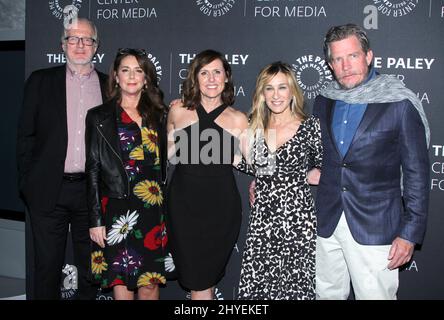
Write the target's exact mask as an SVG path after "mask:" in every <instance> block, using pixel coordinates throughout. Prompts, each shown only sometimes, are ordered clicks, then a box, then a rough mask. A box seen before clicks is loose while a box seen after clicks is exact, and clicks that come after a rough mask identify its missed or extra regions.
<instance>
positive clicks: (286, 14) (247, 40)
mask: <svg viewBox="0 0 444 320" xmlns="http://www.w3.org/2000/svg"><path fill="white" fill-rule="evenodd" d="M66 6H68V7H67V8H66ZM64 9H65V14H66V12H70V11H71V12H72V11H73V10H76V11H78V15H79V16H81V17H87V18H90V19H91V20H93V21H94V23H95V24H96V25H97V27H98V30H99V36H100V40H101V41H100V47H99V49H98V52H97V54H96V57H95V59H94V62H95V64H96V67H97V69H99V70H100V71H103V72H108V71H109V67H110V64H111V62H112V61H113V59H114V57H115V54H116V51H117V49H118V48H123V47H132V48H144V49H146V50H147V52H148V53H149V58H150V59H151V61H152V62H153V64H154V65H155V66H156V70H157V75H158V78H159V83H160V86H161V88H162V90H163V91H164V93H165V97H166V98H165V101H166V102H167V103H169V102H170V100H172V99H175V98H178V97H179V96H180V94H181V89H182V82H183V80H184V79H185V77H186V75H187V67H188V64H189V63H190V62H191V61H192V59H193V58H194V56H195V55H196V54H197V53H198V52H200V51H202V50H204V49H209V48H211V49H215V50H218V51H221V52H223V53H224V54H225V55H226V57H227V60H228V61H229V62H230V64H231V66H232V69H233V76H234V80H235V94H236V103H235V107H237V108H238V109H240V110H242V111H244V112H248V111H249V109H250V105H251V98H252V94H253V88H254V84H255V79H256V76H257V74H258V72H259V70H260V69H261V68H262V67H263V66H265V65H266V64H268V63H270V62H273V61H276V60H282V61H285V62H287V63H289V64H290V65H291V66H292V67H293V69H294V71H295V74H296V77H297V80H298V83H299V85H300V86H301V88H302V90H303V92H304V96H305V101H306V109H307V111H308V112H309V113H310V112H311V109H312V103H313V101H314V98H315V96H316V95H317V94H318V93H319V92H320V90H321V89H322V88H323V87H325V86H326V85H327V84H328V83H329V82H330V81H331V80H332V74H331V72H330V70H329V68H328V66H327V64H326V63H325V61H324V59H323V54H322V41H323V38H324V35H325V33H326V31H327V30H328V28H329V27H330V26H332V25H338V24H344V23H348V22H353V23H356V24H359V25H361V26H363V27H364V28H365V29H366V30H367V33H368V35H369V37H370V40H371V45H372V48H373V51H374V56H375V58H374V67H375V68H376V69H377V71H379V72H380V73H387V74H393V75H395V76H396V77H398V78H399V79H400V80H402V81H403V82H404V83H405V85H406V86H407V87H409V88H410V89H412V90H413V91H414V92H415V93H416V94H417V95H418V97H419V98H420V100H421V101H422V103H423V105H424V109H425V111H426V114H427V116H428V119H429V121H430V125H431V132H432V136H431V145H430V152H429V153H430V159H431V162H430V163H431V173H432V174H431V180H430V189H431V199H430V200H431V201H430V211H429V220H428V230H427V234H426V238H425V241H424V244H423V246H422V247H421V248H419V250H418V251H416V253H415V255H414V258H413V260H412V261H411V263H410V264H409V265H407V267H406V268H405V269H404V270H403V271H402V272H401V274H400V290H399V295H398V297H399V298H400V299H444V276H443V274H442V273H443V270H444V269H443V265H444V250H442V248H443V246H444V215H443V212H444V202H443V201H442V197H443V196H444V129H443V126H442V120H443V119H444V108H443V107H444V90H443V89H444V88H443V75H444V64H443V60H444V57H443V55H444V38H443V36H442V35H443V32H444V0H390V1H389V0H335V1H332V0H163V1H160V0H157V1H156V0H38V1H35V0H33V1H27V2H26V77H27V76H28V75H29V74H30V73H31V72H32V71H34V70H36V69H39V68H46V67H50V66H54V65H58V64H61V63H64V62H65V58H64V55H63V53H62V50H61V45H60V36H61V32H62V28H63V17H64V12H63V11H64ZM236 175H237V181H238V188H239V190H240V192H241V195H242V199H243V223H242V228H241V233H240V237H239V239H238V242H237V244H236V245H235V247H234V248H233V253H232V256H231V259H230V262H229V264H228V266H227V272H226V275H225V277H224V279H223V280H222V281H221V282H220V283H219V284H218V285H217V288H216V298H217V299H235V297H236V295H237V283H238V280H239V273H240V262H241V255H242V250H243V245H244V241H245V233H246V227H247V223H248V215H249V206H248V195H247V188H248V184H249V182H250V181H251V178H249V177H247V176H243V175H242V174H236ZM315 191H316V190H314V192H315ZM28 228H29V226H28ZM27 261H28V264H29V266H28V269H29V276H30V277H31V278H32V243H31V242H30V241H28V257H27ZM61 272H63V275H64V283H63V287H62V292H63V296H64V298H66V299H70V298H72V297H73V296H74V295H75V293H76V267H75V265H73V264H72V258H71V257H70V256H69V255H68V256H67V261H66V266H65V268H64V270H61ZM97 298H98V299H111V295H110V294H109V293H107V292H100V293H99V295H98V297H97ZM161 298H162V299H189V294H188V293H187V292H186V291H184V290H183V289H182V288H181V287H180V286H179V285H178V284H177V282H169V283H168V285H167V287H166V288H165V289H162V291H161Z"/></svg>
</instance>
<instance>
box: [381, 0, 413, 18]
mask: <svg viewBox="0 0 444 320" xmlns="http://www.w3.org/2000/svg"><path fill="white" fill-rule="evenodd" d="M373 3H374V4H375V5H376V7H377V8H378V11H379V12H381V13H382V14H383V15H386V16H387V17H393V18H398V17H402V16H405V15H407V14H409V13H411V12H412V11H413V10H414V9H415V8H416V6H417V5H418V0H396V1H393V0H392V1H390V0H373Z"/></svg>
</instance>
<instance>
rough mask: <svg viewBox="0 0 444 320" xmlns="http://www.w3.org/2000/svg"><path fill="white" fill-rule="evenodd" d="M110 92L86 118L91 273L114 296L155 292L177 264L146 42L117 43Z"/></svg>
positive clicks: (160, 120)
mask: <svg viewBox="0 0 444 320" xmlns="http://www.w3.org/2000/svg"><path fill="white" fill-rule="evenodd" d="M109 96H110V99H109V100H108V101H107V102H106V103H104V104H103V105H100V106H98V107H95V108H93V109H91V110H90V111H89V112H88V114H87V118H86V136H85V139H86V158H87V160H86V173H87V177H88V205H89V214H90V236H91V239H92V240H93V241H94V242H95V244H97V245H95V248H94V249H95V250H93V252H92V274H93V277H94V278H95V280H96V281H98V282H100V284H101V286H102V287H103V288H113V293H114V298H115V299H134V295H135V293H137V297H138V298H139V299H158V298H159V286H158V285H159V284H165V282H166V278H165V277H166V269H165V266H167V268H168V269H169V270H170V269H171V266H172V263H171V261H170V260H171V259H170V257H168V255H167V252H166V243H167V236H166V229H165V223H164V205H163V202H164V190H163V189H164V188H163V187H164V183H165V181H166V160H167V159H166V127H165V118H166V112H167V109H166V106H165V104H164V102H163V93H162V91H161V90H160V88H159V87H158V84H157V76H156V72H155V68H154V66H153V65H152V63H151V62H150V61H149V59H148V57H147V54H146V52H145V51H144V50H141V49H119V51H118V53H117V56H116V58H115V61H114V64H113V68H112V70H111V72H110V77H109ZM168 262H169V263H168Z"/></svg>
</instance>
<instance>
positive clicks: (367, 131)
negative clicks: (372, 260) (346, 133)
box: [313, 96, 429, 245]
mask: <svg viewBox="0 0 444 320" xmlns="http://www.w3.org/2000/svg"><path fill="white" fill-rule="evenodd" d="M333 109H334V101H333V100H330V99H327V98H325V97H322V96H318V97H317V98H316V100H315V104H314V109H313V114H315V115H316V116H317V117H319V119H320V122H321V134H322V145H323V148H324V156H323V164H322V173H321V179H320V182H319V187H318V190H317V198H316V209H317V219H318V235H319V236H321V237H324V238H328V237H330V236H331V235H332V233H333V232H334V230H335V228H336V226H337V224H338V221H339V218H340V216H341V213H342V211H344V213H345V217H346V220H347V223H348V226H349V228H350V231H351V233H352V235H353V237H354V239H355V240H356V241H357V242H358V243H360V244H366V245H387V244H391V242H392V241H393V240H394V239H395V238H396V237H397V236H399V237H401V238H403V239H406V240H409V241H411V242H414V243H421V242H422V240H423V237H424V233H425V229H426V220H427V211H428V199H429V159H428V152H427V146H426V139H425V133H424V126H423V123H422V121H421V118H420V116H419V113H418V112H417V110H416V109H415V107H414V106H413V105H412V104H411V102H410V101H408V100H403V101H400V102H395V103H381V104H369V105H368V106H367V109H366V111H365V113H364V116H363V118H362V121H361V123H360V125H359V127H358V129H357V131H356V134H355V136H354V138H353V140H352V143H351V145H350V148H349V150H348V152H347V153H346V155H345V156H344V158H342V156H341V154H340V153H339V151H338V149H337V147H336V143H335V139H334V136H333V131H332V128H331V123H332V118H333ZM401 167H402V171H403V196H401V188H400V185H401V183H400V176H401V174H400V173H401V171H400V168H401Z"/></svg>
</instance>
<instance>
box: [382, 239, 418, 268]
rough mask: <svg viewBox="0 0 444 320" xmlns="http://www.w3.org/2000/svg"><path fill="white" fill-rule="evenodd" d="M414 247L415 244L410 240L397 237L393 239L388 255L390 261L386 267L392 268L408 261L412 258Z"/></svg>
mask: <svg viewBox="0 0 444 320" xmlns="http://www.w3.org/2000/svg"><path fill="white" fill-rule="evenodd" d="M414 248H415V245H414V244H413V243H411V242H410V241H407V240H404V239H402V238H400V237H397V238H396V239H395V240H393V242H392V247H391V248H390V252H389V256H388V260H390V263H389V264H388V266H387V268H389V269H390V270H393V269H396V268H399V267H400V266H402V265H403V264H406V263H407V262H409V261H410V259H411V258H412V255H413V250H414Z"/></svg>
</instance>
